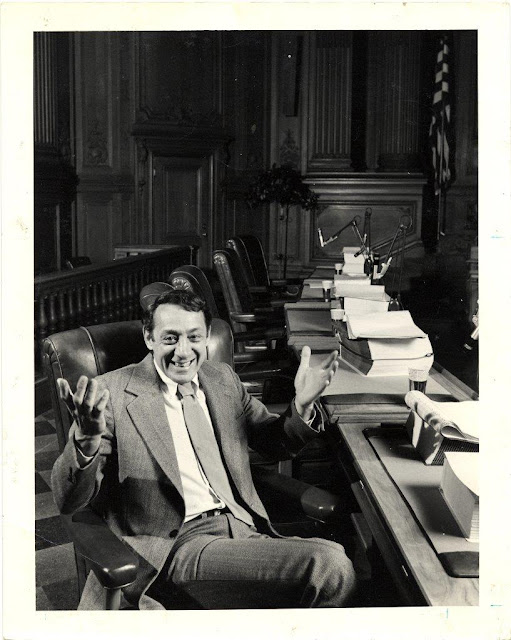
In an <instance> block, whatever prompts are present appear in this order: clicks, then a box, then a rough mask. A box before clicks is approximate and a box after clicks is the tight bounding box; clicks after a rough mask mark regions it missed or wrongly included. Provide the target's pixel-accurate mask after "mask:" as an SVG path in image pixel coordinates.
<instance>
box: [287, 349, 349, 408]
mask: <svg viewBox="0 0 511 640" xmlns="http://www.w3.org/2000/svg"><path fill="white" fill-rule="evenodd" d="M310 357H311V350H310V347H307V346H305V347H303V349H302V353H301V359H300V366H299V367H298V371H297V372H296V376H295V391H296V398H295V404H296V408H297V410H298V412H299V413H300V414H301V413H302V411H301V409H302V408H304V409H307V408H310V407H311V405H313V404H314V402H315V401H316V400H317V399H318V398H319V397H320V396H321V394H322V393H323V391H324V390H325V389H326V388H327V387H328V385H329V384H330V382H331V380H332V378H333V377H334V374H335V372H336V371H337V367H338V366H339V353H338V352H337V351H332V353H330V354H329V355H328V356H327V357H326V358H325V359H324V360H323V361H322V362H320V363H319V364H318V365H316V366H314V367H311V365H310Z"/></svg>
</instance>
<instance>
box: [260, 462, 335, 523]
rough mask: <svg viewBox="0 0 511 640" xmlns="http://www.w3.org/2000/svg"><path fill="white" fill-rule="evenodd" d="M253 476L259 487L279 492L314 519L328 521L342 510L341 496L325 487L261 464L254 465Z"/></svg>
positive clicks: (292, 504) (291, 503)
mask: <svg viewBox="0 0 511 640" xmlns="http://www.w3.org/2000/svg"><path fill="white" fill-rule="evenodd" d="M252 476H253V478H254V482H256V483H257V485H258V486H259V487H261V488H264V489H266V490H271V492H272V493H274V494H278V495H279V497H280V498H283V499H285V500H287V502H288V504H289V505H290V506H295V507H297V508H300V509H301V510H302V511H303V512H304V513H305V514H306V515H307V516H309V517H310V518H313V519H314V520H319V521H320V522H327V521H329V520H331V519H332V518H333V517H334V516H335V515H336V514H337V513H338V512H339V510H340V504H341V497H340V496H337V495H335V494H333V493H331V492H330V491H326V490H325V489H319V488H318V487H313V486H312V485H310V484H307V483H306V482H302V481H301V480H296V478H291V477H289V476H283V475H281V474H280V473H276V472H275V471H271V470H269V469H266V468H264V467H259V466H253V467H252Z"/></svg>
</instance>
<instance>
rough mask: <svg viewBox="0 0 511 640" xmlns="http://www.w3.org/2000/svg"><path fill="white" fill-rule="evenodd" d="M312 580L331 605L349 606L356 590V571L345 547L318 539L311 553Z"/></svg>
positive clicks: (313, 584)
mask: <svg viewBox="0 0 511 640" xmlns="http://www.w3.org/2000/svg"><path fill="white" fill-rule="evenodd" d="M309 566H310V581H311V584H312V586H313V587H314V588H315V589H317V591H318V593H319V594H322V596H323V597H326V599H327V600H331V601H332V604H331V605H329V606H349V601H350V598H351V596H352V594H353V592H354V590H355V582H356V578H355V571H354V569H353V565H352V563H351V560H350V559H349V558H348V556H347V555H346V553H345V551H344V547H342V546H341V545H340V544H336V543H332V542H330V543H328V544H325V541H324V540H318V541H317V543H316V544H315V545H314V546H313V549H312V552H311V555H310V565H309Z"/></svg>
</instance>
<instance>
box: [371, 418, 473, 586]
mask: <svg viewBox="0 0 511 640" xmlns="http://www.w3.org/2000/svg"><path fill="white" fill-rule="evenodd" d="M365 435H366V437H367V438H368V441H369V443H370V444H371V446H372V448H373V449H374V451H375V453H376V455H377V456H378V458H379V459H380V461H381V463H382V464H383V466H384V468H385V470H386V472H387V474H388V475H389V477H390V478H391V480H392V481H393V482H394V484H395V485H396V487H397V488H398V489H399V492H400V493H401V495H402V496H403V498H404V499H405V501H406V502H407V504H408V506H409V507H410V510H411V511H412V513H413V514H414V515H415V518H416V519H417V521H418V522H419V524H420V525H421V527H422V529H423V531H424V533H425V534H426V536H427V537H428V538H429V541H430V542H431V545H432V546H433V548H434V549H435V551H436V553H437V555H438V557H439V559H440V561H441V562H442V564H443V566H444V568H445V570H446V571H447V573H449V575H452V576H454V577H478V576H479V544H477V543H474V542H468V540H466V539H465V538H464V537H463V535H462V534H461V532H460V530H459V527H458V525H457V524H456V521H455V520H454V517H453V516H452V514H451V512H450V511H449V508H448V507H447V505H446V504H445V501H444V499H443V498H442V495H441V493H440V491H439V490H438V487H439V486H440V480H441V477H442V467H430V466H426V465H425V464H424V463H423V462H422V460H420V459H419V458H418V456H417V454H416V452H415V450H414V448H413V447H412V444H411V443H410V442H409V441H408V438H407V436H406V432H405V431H404V430H403V429H389V430H386V429H382V428H378V429H366V431H365Z"/></svg>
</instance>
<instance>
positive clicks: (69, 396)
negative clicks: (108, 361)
mask: <svg viewBox="0 0 511 640" xmlns="http://www.w3.org/2000/svg"><path fill="white" fill-rule="evenodd" d="M57 385H58V388H59V392H60V397H61V398H62V400H63V401H64V403H65V405H66V406H67V408H68V410H69V413H70V414H71V416H72V417H73V420H74V421H75V422H76V426H77V428H76V431H75V441H76V442H77V443H78V445H79V447H80V449H81V451H82V452H83V453H84V454H85V455H86V456H90V455H93V454H94V453H95V452H96V451H97V449H98V448H99V443H100V440H101V434H102V433H103V432H104V431H106V421H105V407H106V405H107V402H108V399H109V397H110V394H109V391H108V389H105V390H103V391H102V392H101V393H99V394H98V383H97V382H96V380H94V379H91V380H89V379H88V378H87V377H86V376H80V378H79V380H78V382H77V384H76V391H75V393H72V391H71V387H70V386H69V383H68V381H67V380H65V379H64V378H59V379H58V380H57Z"/></svg>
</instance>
